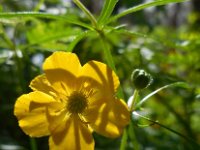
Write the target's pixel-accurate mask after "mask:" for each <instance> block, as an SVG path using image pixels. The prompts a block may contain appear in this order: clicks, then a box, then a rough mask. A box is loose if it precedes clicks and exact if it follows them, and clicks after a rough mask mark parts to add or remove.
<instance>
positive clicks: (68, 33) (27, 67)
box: [0, 0, 200, 150]
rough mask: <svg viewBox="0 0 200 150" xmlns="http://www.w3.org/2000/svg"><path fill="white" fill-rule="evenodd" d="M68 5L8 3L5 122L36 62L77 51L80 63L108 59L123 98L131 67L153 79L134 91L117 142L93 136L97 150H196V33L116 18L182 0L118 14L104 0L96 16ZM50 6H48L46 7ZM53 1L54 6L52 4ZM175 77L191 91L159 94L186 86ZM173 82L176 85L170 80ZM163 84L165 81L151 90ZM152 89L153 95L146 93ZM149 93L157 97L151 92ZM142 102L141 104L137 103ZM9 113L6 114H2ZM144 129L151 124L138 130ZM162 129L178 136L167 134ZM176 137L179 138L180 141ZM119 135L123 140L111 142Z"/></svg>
mask: <svg viewBox="0 0 200 150" xmlns="http://www.w3.org/2000/svg"><path fill="white" fill-rule="evenodd" d="M33 2H34V1H33ZM73 2H74V3H73V4H74V6H73V4H72V3H70V2H63V3H62V4H61V3H60V2H58V1H53V0H52V1H43V0H40V1H39V2H38V3H36V2H34V3H33V5H31V6H32V7H27V8H28V9H24V5H23V7H21V8H20V9H19V5H14V6H13V7H10V9H11V10H12V11H10V10H9V9H8V8H7V7H6V6H7V5H10V6H12V5H11V4H9V3H7V5H4V6H5V7H2V8H1V13H0V23H1V24H0V35H1V36H0V50H1V51H0V55H1V57H0V65H1V66H2V67H1V70H0V71H1V80H0V83H2V84H1V85H8V86H2V87H1V90H2V92H1V97H0V100H1V99H2V100H3V102H4V105H2V111H3V112H4V118H5V117H6V120H7V121H8V122H9V121H10V120H9V119H8V118H9V117H11V118H12V117H13V115H12V109H13V104H14V101H15V99H16V97H17V96H18V95H21V93H24V92H27V91H29V89H27V85H28V84H29V81H30V80H31V79H32V78H33V77H35V76H36V75H37V74H39V73H40V72H41V63H37V62H38V61H39V62H42V61H43V59H44V57H46V56H47V55H49V53H50V52H54V51H58V50H64V51H68V52H72V51H73V52H75V53H77V54H78V55H79V56H80V58H81V62H82V63H85V62H87V61H88V60H90V59H96V60H100V61H105V62H106V63H107V64H108V66H110V67H111V68H112V69H113V70H114V71H115V72H116V73H117V74H118V75H119V76H120V78H121V81H122V87H121V88H120V89H119V92H118V96H119V97H121V98H123V99H128V97H130V95H132V93H133V91H134V90H133V89H134V87H132V85H131V81H130V76H131V72H132V70H133V68H143V69H145V70H148V72H149V73H150V74H152V76H153V78H154V82H153V83H152V85H151V86H150V87H148V88H147V89H145V90H141V91H140V92H136V94H135V97H134V99H136V100H135V102H136V103H135V105H134V109H133V113H132V115H133V118H132V122H131V123H130V125H129V126H128V127H127V129H126V130H125V131H124V134H123V136H122V139H121V144H120V145H119V144H115V143H116V142H115V141H114V142H113V140H110V139H104V138H103V137H101V136H99V135H96V134H94V137H95V140H96V147H97V148H105V147H104V146H105V145H106V146H108V145H109V144H110V147H113V146H114V147H116V149H117V147H119V146H120V149H121V150H123V149H133V148H134V149H142V148H146V147H156V148H157V149H164V148H165V149H169V148H171V149H178V148H182V149H184V148H185V149H194V148H196V147H198V142H199V139H200V136H199V133H200V131H199V128H198V123H199V122H200V120H199V119H198V115H199V109H198V106H199V105H200V104H199V101H198V99H199V92H200V89H199V67H200V66H199V62H200V61H199V59H200V57H199V55H198V54H199V52H198V51H199V50H198V48H199V41H198V37H199V35H200V34H199V33H196V32H194V31H193V32H190V31H189V30H187V28H181V29H180V30H177V31H174V30H173V29H169V28H162V27H158V26H157V27H156V28H155V29H154V30H152V31H151V32H150V29H148V28H146V27H144V28H142V27H138V28H136V27H132V26H131V25H130V26H131V27H128V26H126V25H125V24H120V23H119V20H120V19H121V18H122V17H124V16H127V15H132V14H133V13H135V12H138V11H140V10H143V9H145V8H149V7H154V6H159V5H166V4H168V3H173V2H184V0H155V1H150V2H146V3H141V4H139V5H136V6H133V7H130V8H128V9H124V10H123V11H121V12H118V13H116V12H115V13H114V10H115V8H116V7H117V4H118V0H105V1H104V4H103V7H102V9H101V12H100V14H92V13H91V12H90V11H89V10H88V9H87V8H86V7H85V6H84V5H83V3H81V1H79V0H73ZM24 4H25V3H24ZM65 4H66V5H65ZM47 6H49V7H48V8H49V9H45V7H47ZM51 6H57V9H53V7H51ZM72 6H73V7H72ZM76 6H77V7H76ZM7 10H8V11H7ZM16 10H20V11H17V12H16ZM24 10H26V11H24ZM39 10H41V11H40V12H39ZM53 12H54V13H53ZM148 32H149V33H148ZM144 33H148V34H144ZM176 81H183V82H187V83H188V84H189V85H190V88H187V89H186V88H172V89H171V90H170V89H168V91H166V92H160V91H161V90H162V89H166V88H168V87H173V86H174V87H175V86H181V87H183V85H185V84H183V83H174V82H176ZM172 82H173V83H174V84H169V83H172ZM168 84H169V85H168ZM163 85H167V86H164V87H163V88H161V89H158V90H156V89H157V88H158V87H161V86H163ZM10 87H12V88H10ZM184 87H185V86H184ZM152 91H153V92H152ZM149 92H152V93H151V94H150V95H148V94H147V93H149ZM158 92H159V93H158ZM7 93H12V94H7ZM134 93H135V92H134ZM156 93H158V94H156ZM154 94H156V95H154ZM145 95H147V96H146V97H145ZM152 95H154V97H151V96H152ZM142 96H144V98H143V99H142V98H141V97H142ZM149 98H151V99H152V100H151V101H148V103H147V102H146V100H147V99H149ZM139 99H141V101H139ZM153 99H154V100H153ZM144 102H146V103H145V105H142V104H143V103H144ZM144 106H145V109H144V108H143V107H144ZM7 113H8V115H9V116H7V115H5V114H7ZM145 114H146V115H145ZM150 118H153V119H150ZM154 119H155V120H159V121H160V122H162V123H159V122H158V121H154ZM13 120H14V119H13ZM13 120H12V122H14V121H13ZM15 121H16V120H15ZM141 124H143V125H141ZM14 125H15V126H17V123H16V122H14ZM143 126H146V127H148V126H152V128H142V129H141V128H139V127H143ZM9 127H10V126H9ZM160 127H163V128H164V129H167V130H168V131H172V132H173V133H175V134H173V135H171V134H170V133H168V132H166V130H162V129H161V128H160ZM180 128H181V129H180ZM4 129H8V128H7V127H4ZM158 129H159V130H158ZM12 130H13V132H12V134H13V135H12V136H11V135H10V136H11V137H15V138H14V139H12V141H14V143H16V144H17V145H26V146H27V145H28V144H27V143H26V144H24V143H23V142H22V141H23V140H22V141H17V140H16V139H23V137H24V136H25V135H23V134H22V133H21V132H20V131H19V130H17V133H16V134H14V133H15V132H16V131H15V130H16V127H15V128H14V129H12ZM194 131H196V133H195V132H194ZM3 134H4V135H8V134H9V133H8V132H6V133H3ZM147 135H149V136H147ZM177 135H179V136H181V137H183V138H178V137H177ZM158 139H161V140H160V141H159V140H158ZM2 140H6V139H2ZM118 140H120V139H116V141H118ZM182 140H183V141H182ZM26 142H27V140H26ZM40 142H41V143H42V142H43V141H42V140H41V141H39V140H38V141H37V142H36V141H35V140H34V139H31V140H30V145H31V146H30V147H31V149H33V150H34V149H37V144H36V143H38V145H39V144H40ZM165 142H166V143H165ZM117 143H119V142H117ZM163 143H164V144H163ZM177 143H178V144H177ZM0 144H1V143H0ZM110 147H107V148H108V149H109V148H110ZM44 148H46V147H45V146H44Z"/></svg>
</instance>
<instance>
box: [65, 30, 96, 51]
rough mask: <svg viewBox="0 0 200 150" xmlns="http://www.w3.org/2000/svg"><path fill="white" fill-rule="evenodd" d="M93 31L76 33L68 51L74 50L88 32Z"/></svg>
mask: <svg viewBox="0 0 200 150" xmlns="http://www.w3.org/2000/svg"><path fill="white" fill-rule="evenodd" d="M92 32H93V31H85V32H81V33H80V34H78V35H76V36H75V37H74V39H73V41H72V42H71V43H70V44H69V46H68V48H67V51H68V52H72V51H73V49H74V47H75V46H76V45H77V43H78V42H79V41H80V40H82V39H83V38H84V37H86V36H87V35H88V34H90V33H92Z"/></svg>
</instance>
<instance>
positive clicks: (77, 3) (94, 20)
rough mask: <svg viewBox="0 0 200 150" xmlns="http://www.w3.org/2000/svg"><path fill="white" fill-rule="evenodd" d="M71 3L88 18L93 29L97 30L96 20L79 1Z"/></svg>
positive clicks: (74, 0) (75, 0)
mask: <svg viewBox="0 0 200 150" xmlns="http://www.w3.org/2000/svg"><path fill="white" fill-rule="evenodd" d="M73 2H74V3H75V4H76V5H77V6H78V7H79V8H80V9H81V10H82V11H83V12H84V13H85V14H86V15H87V16H88V18H89V19H90V21H91V22H92V24H93V25H94V27H95V28H97V20H96V19H95V17H94V16H93V15H92V14H91V12H90V11H89V10H88V9H87V8H86V7H85V6H84V5H83V4H82V3H81V2H80V1H79V0H73Z"/></svg>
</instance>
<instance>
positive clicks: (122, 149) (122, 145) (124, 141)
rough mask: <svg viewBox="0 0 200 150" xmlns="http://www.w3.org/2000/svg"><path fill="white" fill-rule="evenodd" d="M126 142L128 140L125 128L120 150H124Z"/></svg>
mask: <svg viewBox="0 0 200 150" xmlns="http://www.w3.org/2000/svg"><path fill="white" fill-rule="evenodd" d="M127 140H128V131H127V129H126V128H125V129H124V133H123V135H122V139H121V144H120V150H126V145H127Z"/></svg>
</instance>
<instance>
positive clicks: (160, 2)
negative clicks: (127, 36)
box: [107, 0, 186, 23]
mask: <svg viewBox="0 0 200 150" xmlns="http://www.w3.org/2000/svg"><path fill="white" fill-rule="evenodd" d="M184 1H186V0H156V1H151V2H146V3H143V4H140V5H137V6H133V7H131V8H129V9H125V10H124V11H122V12H121V13H119V14H117V15H115V16H113V17H111V18H110V19H109V20H108V22H107V23H110V22H112V21H115V20H117V19H119V18H121V17H123V16H126V15H128V14H131V13H133V12H136V11H139V10H143V9H145V8H148V7H153V6H159V5H166V4H168V3H177V2H184Z"/></svg>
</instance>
